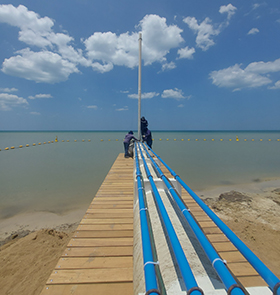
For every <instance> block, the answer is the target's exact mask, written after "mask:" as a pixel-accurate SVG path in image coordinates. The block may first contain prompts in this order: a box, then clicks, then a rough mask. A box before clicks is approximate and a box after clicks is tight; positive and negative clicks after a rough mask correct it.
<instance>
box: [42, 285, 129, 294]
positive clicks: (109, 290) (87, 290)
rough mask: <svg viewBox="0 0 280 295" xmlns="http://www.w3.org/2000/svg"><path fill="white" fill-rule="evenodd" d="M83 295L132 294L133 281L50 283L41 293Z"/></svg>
mask: <svg viewBox="0 0 280 295" xmlns="http://www.w3.org/2000/svg"><path fill="white" fill-rule="evenodd" d="M69 294H72V295H81V294H104V295H105V294H106V295H131V294H133V283H132V282H127V283H105V284H104V283H103V284H102V283H99V284H97V283H96V284H79V285H73V284H69V285H48V286H46V287H44V289H43V291H42V293H41V295H69Z"/></svg>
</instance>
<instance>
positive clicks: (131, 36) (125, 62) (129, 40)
mask: <svg viewBox="0 0 280 295" xmlns="http://www.w3.org/2000/svg"><path fill="white" fill-rule="evenodd" d="M137 27H138V28H139V29H141V32H142V35H143V50H142V57H143V60H144V64H145V65H150V64H152V63H154V62H165V61H166V57H165V56H166V55H167V54H168V53H169V51H170V50H171V49H172V48H176V47H178V46H179V44H180V43H181V42H183V38H182V36H181V32H182V30H181V29H180V28H179V27H177V26H175V25H169V26H168V25H167V23H166V19H165V18H164V17H160V16H158V15H146V16H145V17H144V18H143V19H142V20H141V21H140V23H139V25H138V26H137ZM138 38H139V34H138V33H137V32H132V33H129V32H126V33H123V34H120V35H117V34H115V33H112V32H104V33H102V32H96V33H94V34H93V35H91V36H90V37H89V38H88V39H86V40H84V44H85V47H86V51H87V56H88V58H89V59H91V60H92V61H96V60H97V61H98V62H97V61H96V62H95V69H96V70H100V71H104V70H103V69H104V66H105V67H107V70H111V69H112V68H113V65H117V66H126V67H129V68H134V67H136V66H137V65H138ZM99 61H100V62H101V63H100V62H99Z"/></svg>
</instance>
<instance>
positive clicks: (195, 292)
mask: <svg viewBox="0 0 280 295" xmlns="http://www.w3.org/2000/svg"><path fill="white" fill-rule="evenodd" d="M137 147H139V150H140V154H141V158H142V160H143V164H144V167H145V170H146V173H147V177H148V179H149V181H150V184H151V187H152V190H153V193H154V196H155V199H156V202H157V205H158V208H159V213H160V215H161V217H162V219H163V222H164V225H165V228H166V231H167V233H168V236H169V239H170V243H171V246H172V249H173V252H174V254H175V257H176V261H177V263H178V265H179V268H180V271H181V274H182V277H183V280H184V282H185V285H186V288H187V290H188V294H192V295H201V294H204V293H203V291H202V290H201V289H200V288H199V287H198V285H197V282H196V280H195V277H194V275H193V273H192V270H191V268H190V266H189V263H188V261H187V258H186V256H185V253H184V251H183V249H182V247H181V244H180V242H179V239H178V237H177V235H176V232H175V230H174V228H173V226H172V223H171V221H170V218H169V216H168V213H167V211H166V209H165V207H164V204H163V202H162V199H161V197H160V194H159V192H158V190H157V187H156V185H155V182H154V180H153V176H152V175H151V173H150V170H149V168H148V165H147V163H146V160H145V158H144V156H143V153H142V151H141V148H140V146H139V143H137Z"/></svg>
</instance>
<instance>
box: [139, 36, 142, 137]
mask: <svg viewBox="0 0 280 295" xmlns="http://www.w3.org/2000/svg"><path fill="white" fill-rule="evenodd" d="M141 64H142V34H141V33H139V67H138V139H139V140H141Z"/></svg>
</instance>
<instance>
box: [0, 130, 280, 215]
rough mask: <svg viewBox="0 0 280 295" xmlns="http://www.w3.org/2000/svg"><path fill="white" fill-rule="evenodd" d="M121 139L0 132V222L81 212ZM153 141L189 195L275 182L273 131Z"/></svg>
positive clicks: (278, 171)
mask: <svg viewBox="0 0 280 295" xmlns="http://www.w3.org/2000/svg"><path fill="white" fill-rule="evenodd" d="M125 134H126V132H120V131H117V132H104V131H102V132H80V131H79V132H55V131H51V132H0V148H1V151H0V165H1V166H0V183H1V189H0V218H1V219H3V218H9V217H12V216H14V215H17V214H20V213H28V212H41V211H45V212H53V213H56V214H66V213H67V212H69V211H71V210H76V209H80V208H87V207H88V205H89V204H90V202H91V200H92V199H93V197H94V196H95V194H96V192H97V190H98V188H99V187H100V185H101V184H102V181H103V180H104V178H105V177H106V174H107V173H108V171H109V170H110V167H111V166H112V165H113V163H114V161H115V159H116V157H117V156H118V154H119V153H123V143H122V140H123V138H124V136H125ZM152 135H153V139H154V141H153V150H154V151H155V152H156V153H157V154H158V155H159V156H160V157H161V158H162V159H163V160H164V161H165V162H166V163H167V164H168V165H169V166H170V167H171V168H172V169H173V170H174V171H175V172H176V173H177V174H178V175H180V177H181V178H182V179H183V180H184V181H185V182H186V183H187V184H188V185H189V186H190V187H191V188H192V189H193V190H194V191H196V190H199V191H201V190H207V189H209V188H213V187H217V186H222V185H233V186H234V185H239V184H243V183H250V182H254V181H262V180H265V179H270V178H280V168H279V167H280V153H279V150H280V132H279V131H270V132H269V131H266V132H265V131H260V132H257V131H255V132H244V131H243V132H241V131H232V132H218V131H211V132H209V131H208V132H207V131H205V132H202V131H201V132H197V131H195V132H183V131H182V132H171V131H168V132H165V131H160V132H153V134H152ZM56 136H57V138H58V142H55V138H56ZM62 140H64V142H62ZM67 140H68V141H67ZM49 141H50V142H51V143H48V142H49ZM52 141H53V143H52ZM44 142H46V144H44ZM33 143H34V144H35V145H33ZM39 143H41V145H39ZM26 144H29V147H26ZM20 145H22V146H23V147H22V148H19V146H20ZM12 146H14V147H15V149H11V147H12ZM6 147H9V150H5V148H6ZM127 160H128V161H130V160H132V159H127Z"/></svg>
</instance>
